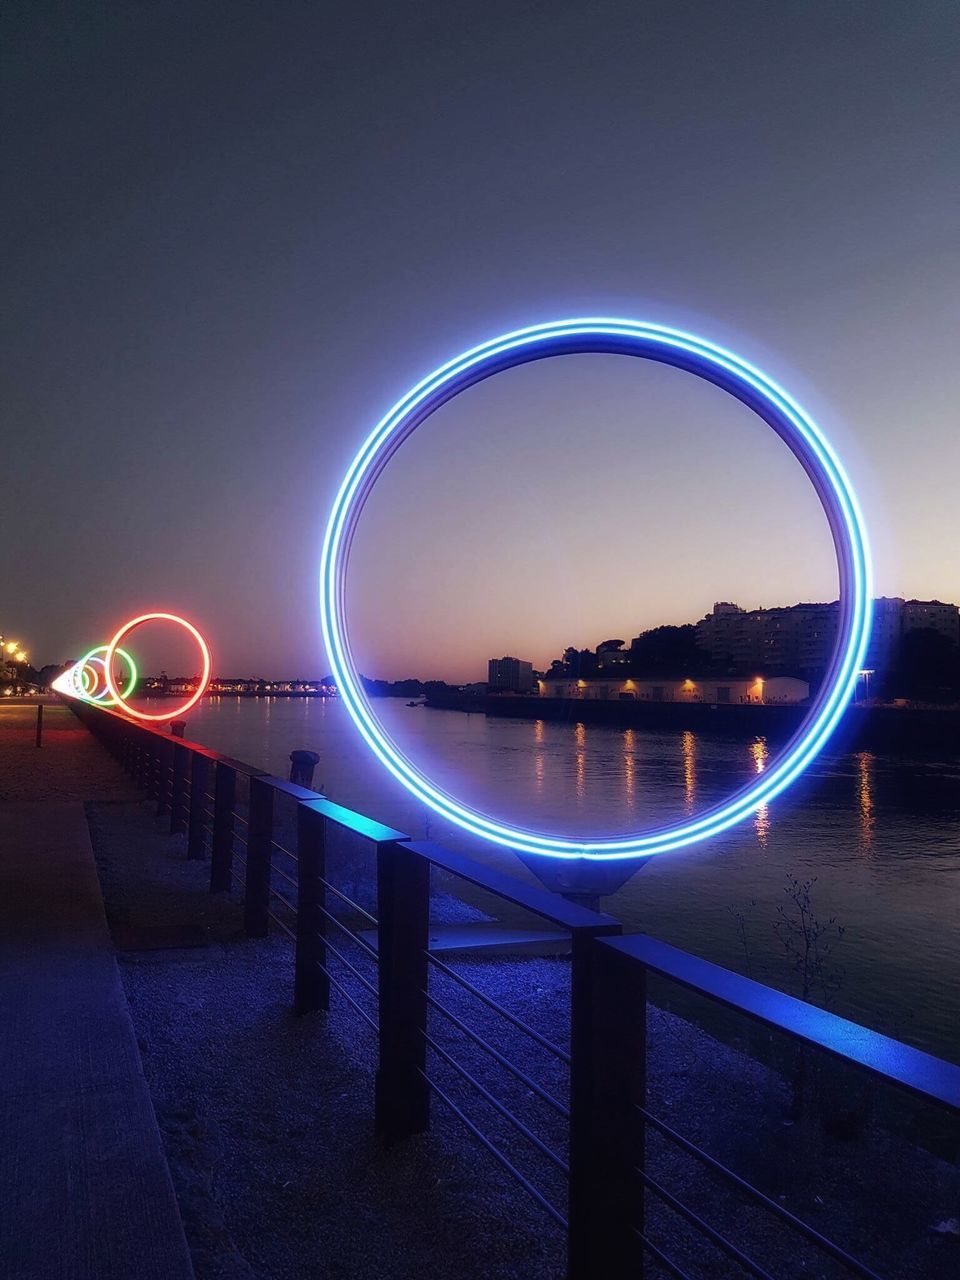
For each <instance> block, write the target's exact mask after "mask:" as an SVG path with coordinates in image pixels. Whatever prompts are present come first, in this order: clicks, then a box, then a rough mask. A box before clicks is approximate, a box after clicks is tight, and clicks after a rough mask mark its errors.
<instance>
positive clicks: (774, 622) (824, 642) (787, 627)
mask: <svg viewBox="0 0 960 1280" xmlns="http://www.w3.org/2000/svg"><path fill="white" fill-rule="evenodd" d="M839 619H840V614H839V607H838V603H837V601H835V600H834V601H832V602H831V603H829V604H813V603H811V604H795V605H790V606H789V607H786V608H777V609H751V610H749V611H747V610H745V609H741V608H740V607H739V606H738V605H735V604H730V603H729V602H728V601H720V602H718V603H717V604H715V605H714V606H713V612H712V613H708V614H707V616H706V617H705V618H701V620H700V621H699V622H698V623H697V643H698V645H699V646H700V648H701V649H702V650H703V651H704V653H705V654H707V656H708V657H709V658H710V660H711V662H712V663H713V664H714V665H715V666H718V667H726V668H728V669H730V670H734V671H745V670H751V669H753V670H756V669H761V670H764V671H770V672H777V671H779V672H796V673H799V674H801V675H803V676H806V677H810V678H814V679H817V678H819V677H820V676H821V675H822V674H823V672H824V671H825V670H826V669H827V667H828V666H829V664H830V658H831V656H832V654H833V646H834V644H835V643H836V639H837V627H838V625H839Z"/></svg>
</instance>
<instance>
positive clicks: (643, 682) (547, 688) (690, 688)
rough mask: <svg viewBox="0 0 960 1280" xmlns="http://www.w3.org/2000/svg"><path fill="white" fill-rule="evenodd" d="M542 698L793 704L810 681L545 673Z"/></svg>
mask: <svg viewBox="0 0 960 1280" xmlns="http://www.w3.org/2000/svg"><path fill="white" fill-rule="evenodd" d="M539 686H540V696H541V697H542V698H579V699H586V700H594V699H601V700H606V701H614V702H617V701H619V702H704V703H707V704H709V705H713V706H724V705H732V706H748V705H753V706H764V707H770V706H796V705H797V704H799V703H801V702H805V701H806V700H807V699H808V698H809V697H810V685H809V684H808V683H807V681H806V680H799V679H797V677H796V676H768V677H766V678H765V679H764V678H761V677H760V676H746V677H736V676H702V677H700V676H698V677H697V678H695V679H694V678H693V677H690V678H686V679H679V678H668V677H665V676H657V677H651V678H641V677H638V678H635V679H628V680H623V679H619V678H613V679H610V678H606V679H605V678H604V677H603V676H602V675H597V676H594V677H592V678H591V679H589V680H574V679H571V678H570V677H569V676H554V675H547V676H544V678H543V679H542V680H541V681H540V682H539Z"/></svg>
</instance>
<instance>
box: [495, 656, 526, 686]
mask: <svg viewBox="0 0 960 1280" xmlns="http://www.w3.org/2000/svg"><path fill="white" fill-rule="evenodd" d="M487 688H488V690H489V691H490V693H532V692H533V689H534V679H533V663H532V662H524V661H523V660H522V659H521V658H491V659H490V661H489V662H488V663H487Z"/></svg>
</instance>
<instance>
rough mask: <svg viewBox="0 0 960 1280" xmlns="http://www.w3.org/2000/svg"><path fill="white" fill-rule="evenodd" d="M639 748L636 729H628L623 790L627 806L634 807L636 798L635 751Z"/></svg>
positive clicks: (626, 732) (624, 738)
mask: <svg viewBox="0 0 960 1280" xmlns="http://www.w3.org/2000/svg"><path fill="white" fill-rule="evenodd" d="M636 749H637V731H636V729H627V730H625V731H624V735H623V791H624V795H625V796H626V799H627V807H628V808H630V809H632V808H633V804H634V800H635V799H636V767H637V762H636V759H635V758H634V752H635V751H636Z"/></svg>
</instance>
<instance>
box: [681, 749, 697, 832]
mask: <svg viewBox="0 0 960 1280" xmlns="http://www.w3.org/2000/svg"><path fill="white" fill-rule="evenodd" d="M680 750H681V752H682V753H683V802H684V805H685V807H686V810H687V813H692V812H693V810H694V808H695V807H696V802H697V740H696V738H695V737H694V735H693V734H692V733H691V731H690V730H689V729H686V730H684V732H683V734H682V735H681V737H680Z"/></svg>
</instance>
